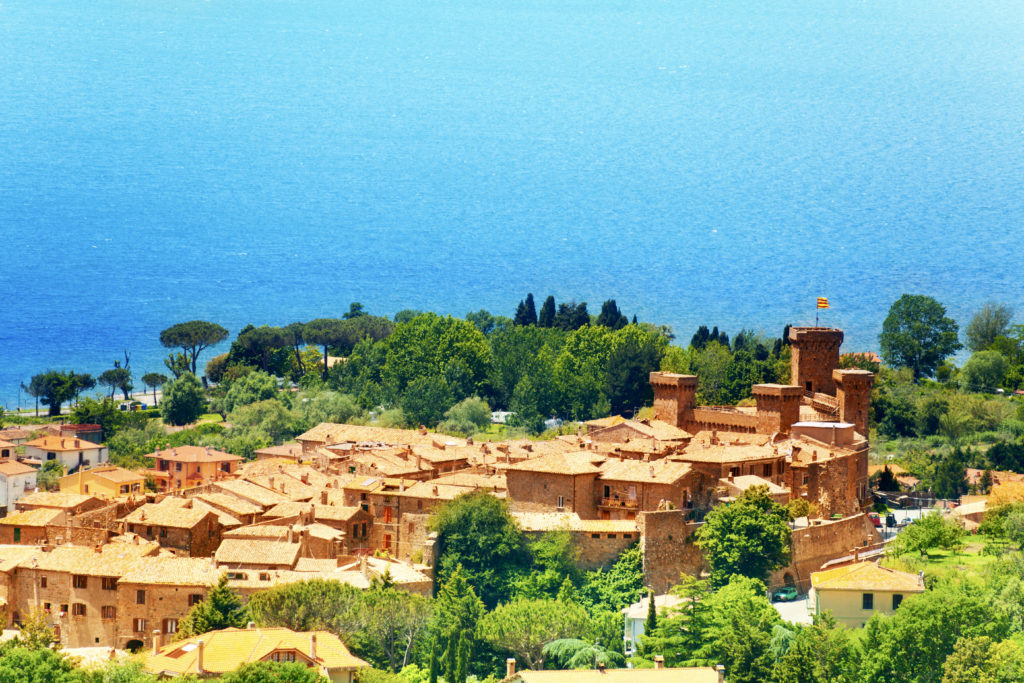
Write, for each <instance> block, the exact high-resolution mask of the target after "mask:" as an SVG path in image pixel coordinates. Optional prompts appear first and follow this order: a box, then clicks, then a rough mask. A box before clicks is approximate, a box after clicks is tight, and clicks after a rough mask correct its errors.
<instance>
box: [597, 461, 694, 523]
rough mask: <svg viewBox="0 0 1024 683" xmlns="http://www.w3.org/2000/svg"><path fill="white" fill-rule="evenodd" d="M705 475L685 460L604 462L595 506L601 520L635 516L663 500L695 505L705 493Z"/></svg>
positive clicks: (681, 504) (598, 481) (675, 504)
mask: <svg viewBox="0 0 1024 683" xmlns="http://www.w3.org/2000/svg"><path fill="white" fill-rule="evenodd" d="M702 479H703V477H702V476H701V474H700V473H698V472H696V471H694V470H693V468H692V467H691V466H690V465H689V464H688V463H685V462H677V461H673V460H664V459H663V460H653V461H650V462H641V461H638V460H617V459H614V458H611V459H609V460H607V461H605V462H604V463H603V464H602V465H601V475H600V476H599V477H598V479H597V481H596V490H595V492H594V496H595V505H596V506H597V509H598V516H599V517H600V518H601V519H636V514H637V512H638V511H641V510H657V509H658V507H659V505H661V504H662V502H663V501H664V502H666V503H671V504H672V505H674V506H675V507H677V508H692V507H693V506H694V501H695V500H698V499H699V498H700V496H701V494H702V489H701V486H700V483H701V480H702Z"/></svg>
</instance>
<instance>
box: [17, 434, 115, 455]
mask: <svg viewBox="0 0 1024 683" xmlns="http://www.w3.org/2000/svg"><path fill="white" fill-rule="evenodd" d="M25 445H26V446H32V447H34V448H38V449H39V450H41V451H54V452H68V451H91V450H94V449H99V448H103V446H100V445H99V444H96V443H93V442H91V441H86V440H85V439H76V438H74V437H67V436H44V437H41V438H38V439H33V440H32V441H26V442H25Z"/></svg>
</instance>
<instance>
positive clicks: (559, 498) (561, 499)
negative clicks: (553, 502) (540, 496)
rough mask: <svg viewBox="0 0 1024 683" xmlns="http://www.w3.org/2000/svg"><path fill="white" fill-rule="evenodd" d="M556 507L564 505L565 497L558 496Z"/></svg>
mask: <svg viewBox="0 0 1024 683" xmlns="http://www.w3.org/2000/svg"><path fill="white" fill-rule="evenodd" d="M558 507H565V498H563V497H562V496H559V497H558Z"/></svg>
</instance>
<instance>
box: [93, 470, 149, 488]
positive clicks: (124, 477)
mask: <svg viewBox="0 0 1024 683" xmlns="http://www.w3.org/2000/svg"><path fill="white" fill-rule="evenodd" d="M84 472H85V473H86V474H92V475H93V476H96V477H99V478H101V479H106V480H107V481H111V482H114V483H115V484H131V483H134V482H141V481H144V480H145V479H146V477H145V476H144V475H142V474H139V473H138V472H132V471H131V470H126V469H124V468H123V467H117V466H114V465H111V466H109V467H106V466H105V467H94V468H92V469H91V470H84Z"/></svg>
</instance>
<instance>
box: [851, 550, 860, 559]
mask: <svg viewBox="0 0 1024 683" xmlns="http://www.w3.org/2000/svg"><path fill="white" fill-rule="evenodd" d="M853 561H854V562H859V561H860V548H854V549H853Z"/></svg>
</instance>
